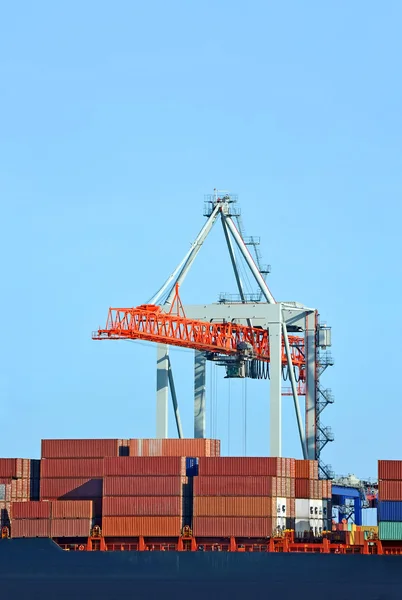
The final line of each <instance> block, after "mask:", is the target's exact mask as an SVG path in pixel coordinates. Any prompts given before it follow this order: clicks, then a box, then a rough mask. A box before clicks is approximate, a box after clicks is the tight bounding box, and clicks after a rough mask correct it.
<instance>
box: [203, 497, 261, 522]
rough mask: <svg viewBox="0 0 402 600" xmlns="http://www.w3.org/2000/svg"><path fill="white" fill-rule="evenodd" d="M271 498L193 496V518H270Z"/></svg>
mask: <svg viewBox="0 0 402 600" xmlns="http://www.w3.org/2000/svg"><path fill="white" fill-rule="evenodd" d="M271 511H272V501H271V498H267V497H266V498H265V497H263V496H257V497H253V496H233V497H231V496H223V497H220V496H195V497H194V501H193V515H194V517H219V516H223V517H270V516H271V514H272V512H271Z"/></svg>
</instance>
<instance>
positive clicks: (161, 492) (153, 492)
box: [103, 476, 187, 496]
mask: <svg viewBox="0 0 402 600" xmlns="http://www.w3.org/2000/svg"><path fill="white" fill-rule="evenodd" d="M185 483H187V478H186V477H180V476H176V477H105V478H104V480H103V495H104V496H181V495H182V492H183V485H184V484H185Z"/></svg>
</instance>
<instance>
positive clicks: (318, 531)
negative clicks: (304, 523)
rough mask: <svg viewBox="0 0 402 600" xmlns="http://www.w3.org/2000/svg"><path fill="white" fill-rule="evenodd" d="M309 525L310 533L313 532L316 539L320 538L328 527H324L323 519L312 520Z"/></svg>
mask: <svg viewBox="0 0 402 600" xmlns="http://www.w3.org/2000/svg"><path fill="white" fill-rule="evenodd" d="M309 524H310V531H312V532H313V534H314V535H315V536H316V537H320V536H321V535H322V532H323V531H324V530H325V529H326V527H324V520H323V519H310V521H309Z"/></svg>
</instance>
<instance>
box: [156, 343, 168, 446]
mask: <svg viewBox="0 0 402 600" xmlns="http://www.w3.org/2000/svg"><path fill="white" fill-rule="evenodd" d="M168 400H169V346H167V345H166V344H158V348H157V371H156V437H157V438H167V436H168Z"/></svg>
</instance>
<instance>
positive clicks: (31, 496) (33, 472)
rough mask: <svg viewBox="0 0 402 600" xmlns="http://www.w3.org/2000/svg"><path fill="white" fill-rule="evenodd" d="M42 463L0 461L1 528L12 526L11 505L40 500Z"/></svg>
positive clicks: (23, 459) (5, 459)
mask: <svg viewBox="0 0 402 600" xmlns="http://www.w3.org/2000/svg"><path fill="white" fill-rule="evenodd" d="M39 481H40V461H39V460H31V459H28V458H1V459H0V526H1V527H9V526H10V513H11V503H12V502H14V501H17V500H18V501H20V502H28V501H29V500H38V499H39Z"/></svg>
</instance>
